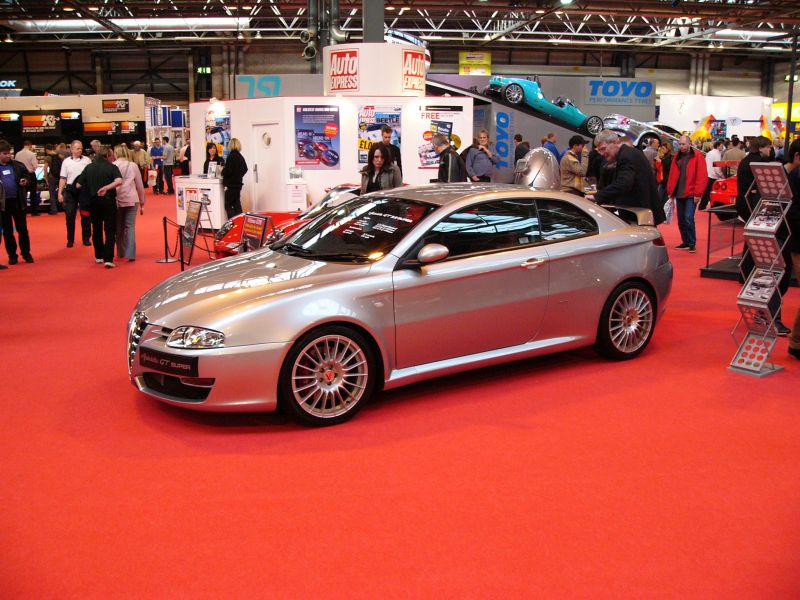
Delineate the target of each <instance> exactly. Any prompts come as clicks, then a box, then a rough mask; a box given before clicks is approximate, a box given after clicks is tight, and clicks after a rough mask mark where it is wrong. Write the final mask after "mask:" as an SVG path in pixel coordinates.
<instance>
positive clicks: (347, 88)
mask: <svg viewBox="0 0 800 600" xmlns="http://www.w3.org/2000/svg"><path fill="white" fill-rule="evenodd" d="M330 59H331V65H330V66H331V68H330V71H329V75H328V76H329V77H330V91H331V92H357V91H358V88H359V82H358V49H357V48H350V49H348V50H331V55H330Z"/></svg>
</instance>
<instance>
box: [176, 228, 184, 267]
mask: <svg viewBox="0 0 800 600" xmlns="http://www.w3.org/2000/svg"><path fill="white" fill-rule="evenodd" d="M182 240H183V225H180V226H178V248H180V253H181V271H183V269H184V265H185V263H184V261H183V244H182V243H181V242H182Z"/></svg>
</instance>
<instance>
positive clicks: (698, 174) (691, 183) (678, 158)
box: [667, 135, 708, 252]
mask: <svg viewBox="0 0 800 600" xmlns="http://www.w3.org/2000/svg"><path fill="white" fill-rule="evenodd" d="M707 182H708V171H707V170H706V161H705V157H704V156H703V153H702V152H700V151H699V150H695V149H694V148H692V140H690V139H689V136H686V135H683V136H681V139H680V150H679V151H678V154H676V155H675V158H674V159H673V160H672V167H671V168H670V170H669V181H667V194H669V197H670V198H675V199H676V201H677V206H676V210H677V213H678V229H679V230H680V232H681V244H680V245H679V246H675V249H676V250H688V251H689V252H696V244H697V232H696V230H695V226H694V211H695V207H696V206H697V203H698V202H700V199H701V198H702V197H703V191H705V189H706V183H707Z"/></svg>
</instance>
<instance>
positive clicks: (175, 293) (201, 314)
mask: <svg viewBox="0 0 800 600" xmlns="http://www.w3.org/2000/svg"><path fill="white" fill-rule="evenodd" d="M371 266H372V265H371V264H351V263H332V262H325V261H320V260H307V259H304V258H301V257H298V256H287V255H285V254H282V253H280V252H275V251H273V250H270V249H269V248H264V249H261V250H256V251H254V252H249V253H247V254H243V255H241V256H233V257H230V258H224V259H221V260H216V261H213V262H210V263H207V264H204V265H200V266H197V267H194V268H193V269H189V270H188V271H185V272H183V273H179V274H177V275H175V276H173V277H170V278H169V279H167V280H165V281H163V282H161V283H159V284H158V285H156V286H155V287H153V288H152V289H151V290H149V291H148V292H147V293H145V294H144V295H143V296H142V298H141V299H140V300H139V303H138V304H137V306H136V310H137V311H140V312H144V313H145V314H146V315H147V320H148V321H149V322H150V323H156V324H158V325H161V326H163V327H169V328H175V327H178V326H180V325H195V326H202V327H209V328H211V329H217V330H219V331H226V330H228V329H229V326H230V324H231V323H232V322H234V321H237V320H238V319H236V318H235V315H237V314H239V313H243V312H247V313H249V314H252V313H253V312H254V311H256V312H260V311H263V310H265V309H266V307H267V306H269V305H270V304H272V303H278V302H286V301H289V300H290V299H292V298H295V297H296V296H297V295H298V294H302V293H306V292H308V291H310V290H314V289H317V288H319V287H320V286H322V285H324V284H334V283H338V282H340V281H346V280H352V278H354V277H358V276H359V275H361V274H366V273H368V272H369V270H370V268H371Z"/></svg>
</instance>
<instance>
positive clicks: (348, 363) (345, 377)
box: [279, 325, 376, 426]
mask: <svg viewBox="0 0 800 600" xmlns="http://www.w3.org/2000/svg"><path fill="white" fill-rule="evenodd" d="M375 377H376V369H375V358H374V356H373V352H372V349H371V348H370V345H369V344H368V343H367V341H366V340H365V339H364V337H363V336H362V335H360V334H359V333H358V332H356V331H353V330H351V329H349V328H347V327H342V326H338V325H332V326H327V327H321V328H319V329H315V330H313V331H310V332H308V333H307V334H305V335H304V336H303V337H301V338H300V339H299V340H298V341H297V343H295V344H294V346H292V349H291V351H290V352H289V355H288V356H287V357H286V360H285V361H284V364H283V368H282V369H281V376H280V381H279V391H280V402H281V405H282V407H283V409H284V411H285V412H287V413H288V414H289V416H291V417H292V418H294V419H296V420H298V421H300V422H301V423H304V424H306V425H317V426H319V425H334V424H336V423H341V422H343V421H346V420H347V419H349V418H350V417H352V416H353V415H354V414H355V413H356V412H358V410H359V409H360V408H361V406H362V405H363V404H364V402H365V401H366V400H367V399H368V398H369V397H370V396H371V395H372V391H373V389H374V387H375Z"/></svg>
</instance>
